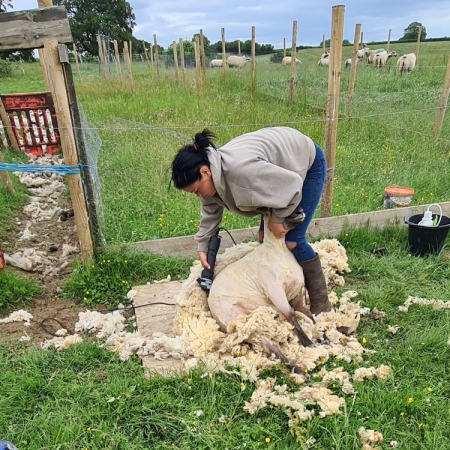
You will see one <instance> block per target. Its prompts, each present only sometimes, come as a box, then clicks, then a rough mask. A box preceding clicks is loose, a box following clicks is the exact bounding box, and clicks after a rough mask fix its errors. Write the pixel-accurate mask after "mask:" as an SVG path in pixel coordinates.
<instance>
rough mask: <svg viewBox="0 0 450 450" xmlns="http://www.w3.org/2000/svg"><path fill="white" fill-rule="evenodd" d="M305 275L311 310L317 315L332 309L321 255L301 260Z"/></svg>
mask: <svg viewBox="0 0 450 450" xmlns="http://www.w3.org/2000/svg"><path fill="white" fill-rule="evenodd" d="M299 264H300V266H301V267H302V269H303V275H304V277H305V287H306V290H307V291H308V295H309V301H310V303H311V307H310V309H311V312H312V313H313V314H315V315H317V314H320V313H322V312H327V311H330V310H331V303H330V301H329V300H328V291H327V283H326V281H325V276H324V274H323V271H322V266H321V264H320V259H319V255H317V254H316V256H315V257H314V258H313V259H310V260H309V261H299Z"/></svg>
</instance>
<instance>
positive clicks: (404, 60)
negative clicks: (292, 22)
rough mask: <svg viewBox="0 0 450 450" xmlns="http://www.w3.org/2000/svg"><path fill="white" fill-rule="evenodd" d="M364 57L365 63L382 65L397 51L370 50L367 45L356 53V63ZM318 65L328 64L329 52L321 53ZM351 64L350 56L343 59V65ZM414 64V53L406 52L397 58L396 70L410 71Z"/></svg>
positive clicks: (348, 65)
mask: <svg viewBox="0 0 450 450" xmlns="http://www.w3.org/2000/svg"><path fill="white" fill-rule="evenodd" d="M364 56H365V57H366V63H367V64H373V65H374V66H375V67H384V66H385V65H386V63H387V62H388V61H389V59H390V58H393V57H397V52H395V51H391V52H388V51H386V50H385V49H384V48H380V49H378V50H370V49H369V47H363V48H362V49H359V50H358V52H357V53H356V63H359V62H360V61H362V60H363V59H364ZM317 64H318V65H319V66H328V65H329V64H330V53H329V52H324V53H322V55H321V57H320V59H319V62H318V63H317ZM351 64H352V58H347V59H346V60H345V67H346V68H347V67H350V66H351ZM415 66H416V55H415V54H414V53H407V54H405V55H402V56H401V57H400V58H399V59H398V60H397V71H398V72H399V73H403V72H410V71H411V70H413V69H414V67H415Z"/></svg>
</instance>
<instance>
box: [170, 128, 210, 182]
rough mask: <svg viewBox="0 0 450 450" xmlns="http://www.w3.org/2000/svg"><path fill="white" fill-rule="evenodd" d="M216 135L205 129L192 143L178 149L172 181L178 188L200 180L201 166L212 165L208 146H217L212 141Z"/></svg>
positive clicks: (173, 162) (174, 160)
mask: <svg viewBox="0 0 450 450" xmlns="http://www.w3.org/2000/svg"><path fill="white" fill-rule="evenodd" d="M215 137H216V136H215V134H214V133H213V132H211V131H209V130H206V129H205V130H203V131H202V132H201V133H197V134H196V135H195V137H194V142H193V143H192V144H188V145H185V146H184V147H182V148H180V149H179V150H178V153H177V154H176V155H175V158H174V159H173V161H172V166H171V167H172V178H171V182H172V181H173V184H174V185H175V187H176V188H177V189H183V188H185V187H186V186H189V185H190V184H192V183H195V182H196V181H197V180H200V178H201V175H200V167H202V166H208V167H210V165H209V159H208V151H209V150H208V147H213V148H216V146H215V145H214V143H213V142H212V139H213V138H215ZM169 187H170V185H169Z"/></svg>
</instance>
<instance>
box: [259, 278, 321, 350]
mask: <svg viewBox="0 0 450 450" xmlns="http://www.w3.org/2000/svg"><path fill="white" fill-rule="evenodd" d="M269 294H270V295H267V297H268V298H269V299H270V301H271V302H272V304H273V305H274V306H275V308H276V309H278V311H280V312H281V314H283V316H284V317H286V320H287V321H288V322H289V323H290V324H291V325H292V326H293V327H294V329H295V331H296V333H297V337H298V340H299V342H300V344H302V345H303V346H304V347H310V346H312V345H313V343H312V341H311V340H310V339H309V337H308V336H307V335H306V333H305V332H304V331H303V329H302V327H301V326H300V324H299V323H298V321H297V318H296V317H295V311H294V309H293V308H292V307H291V305H290V304H289V302H288V299H287V297H286V293H285V292H284V290H283V289H282V287H281V285H279V286H276V287H275V288H274V287H273V286H272V289H271V292H269Z"/></svg>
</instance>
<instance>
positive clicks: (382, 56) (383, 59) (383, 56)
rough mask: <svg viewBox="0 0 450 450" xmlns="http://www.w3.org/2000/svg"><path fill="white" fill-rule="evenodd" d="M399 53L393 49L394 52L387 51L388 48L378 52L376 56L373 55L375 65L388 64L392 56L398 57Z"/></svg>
mask: <svg viewBox="0 0 450 450" xmlns="http://www.w3.org/2000/svg"><path fill="white" fill-rule="evenodd" d="M396 56H397V53H396V52H394V51H392V52H389V53H388V52H387V51H386V50H384V51H382V52H379V53H377V54H376V55H375V56H374V57H373V65H374V66H375V67H383V66H385V65H386V63H387V62H388V60H389V59H390V58H392V57H396Z"/></svg>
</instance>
